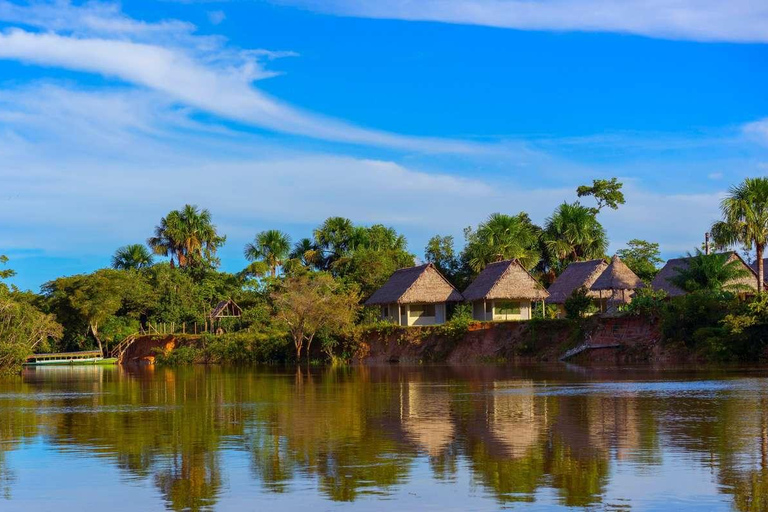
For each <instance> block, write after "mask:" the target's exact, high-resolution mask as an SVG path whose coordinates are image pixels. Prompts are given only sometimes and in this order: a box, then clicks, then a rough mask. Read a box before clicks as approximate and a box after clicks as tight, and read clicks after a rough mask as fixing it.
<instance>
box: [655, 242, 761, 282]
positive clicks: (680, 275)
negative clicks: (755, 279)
mask: <svg viewBox="0 0 768 512" xmlns="http://www.w3.org/2000/svg"><path fill="white" fill-rule="evenodd" d="M675 271H676V273H675V275H674V276H672V277H671V278H670V279H669V281H670V282H671V283H672V284H673V285H675V286H677V287H678V288H680V289H681V290H684V291H686V292H689V293H691V292H699V291H702V292H720V291H729V292H738V291H743V290H749V287H748V286H746V285H745V284H742V283H740V282H739V280H741V279H744V278H746V277H749V274H750V272H749V270H747V269H745V268H744V267H743V266H742V263H741V260H739V259H734V260H731V254H730V253H719V254H704V253H702V252H701V251H700V250H698V249H697V250H696V254H695V255H691V254H690V253H688V265H687V266H685V267H679V268H677V269H675Z"/></svg>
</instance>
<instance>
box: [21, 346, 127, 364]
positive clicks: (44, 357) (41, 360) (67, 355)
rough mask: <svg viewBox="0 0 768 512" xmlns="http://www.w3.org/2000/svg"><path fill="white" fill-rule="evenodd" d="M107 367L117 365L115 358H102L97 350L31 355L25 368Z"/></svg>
mask: <svg viewBox="0 0 768 512" xmlns="http://www.w3.org/2000/svg"><path fill="white" fill-rule="evenodd" d="M97 364H98V365H102V364H105V365H109V364H117V358H115V357H104V355H103V354H102V353H101V351H99V350H84V351H82V352H59V353H51V354H32V355H30V356H29V357H27V360H26V362H25V363H24V365H25V366H49V365H97Z"/></svg>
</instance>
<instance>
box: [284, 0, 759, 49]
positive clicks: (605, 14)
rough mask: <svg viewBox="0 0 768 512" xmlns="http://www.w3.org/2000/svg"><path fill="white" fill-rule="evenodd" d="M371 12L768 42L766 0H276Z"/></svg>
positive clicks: (499, 24) (414, 17) (527, 26)
mask: <svg viewBox="0 0 768 512" xmlns="http://www.w3.org/2000/svg"><path fill="white" fill-rule="evenodd" d="M272 1H273V2H275V3H279V4H286V5H295V6H299V7H302V8H306V9H310V10H314V11H319V12H324V13H330V14H337V15H341V16H358V17H368V18H387V19H402V20H413V21H438V22H445V23H460V24H469V25H486V26H491V27H502V28H511V29H520V30H553V31H584V32H619V33H628V34H638V35H642V36H649V37H657V38H665V39H684V40H694V41H729V42H740V43H749V42H758V43H765V42H768V3H766V2H765V1H764V0H728V1H722V0H653V1H648V0H418V1H408V0H272Z"/></svg>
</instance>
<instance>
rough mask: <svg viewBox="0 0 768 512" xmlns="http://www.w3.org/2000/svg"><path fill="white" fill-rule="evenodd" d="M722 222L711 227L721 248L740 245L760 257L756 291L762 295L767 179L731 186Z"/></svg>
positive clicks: (767, 225) (723, 205)
mask: <svg viewBox="0 0 768 512" xmlns="http://www.w3.org/2000/svg"><path fill="white" fill-rule="evenodd" d="M720 210H721V212H722V214H723V220H722V221H719V222H716V223H715V224H714V225H713V226H712V236H713V238H714V241H715V244H716V245H718V246H726V247H731V246H735V245H741V246H743V247H744V249H745V250H747V251H751V250H752V246H754V247H755V252H756V257H757V275H758V280H757V287H758V288H757V291H758V293H762V291H763V288H764V282H765V270H764V268H763V267H764V265H763V252H764V250H765V244H766V240H768V178H747V179H745V180H744V181H743V182H742V183H741V184H739V185H735V186H732V187H731V188H730V190H729V191H728V195H727V196H726V197H725V198H724V199H723V200H722V201H721V202H720Z"/></svg>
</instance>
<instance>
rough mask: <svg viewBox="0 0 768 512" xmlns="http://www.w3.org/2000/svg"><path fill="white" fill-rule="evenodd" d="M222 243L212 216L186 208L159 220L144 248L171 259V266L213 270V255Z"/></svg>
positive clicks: (214, 256) (214, 260)
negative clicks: (199, 267) (206, 267)
mask: <svg viewBox="0 0 768 512" xmlns="http://www.w3.org/2000/svg"><path fill="white" fill-rule="evenodd" d="M224 242H226V237H225V236H220V235H219V234H218V232H217V230H216V226H215V225H214V224H213V221H212V218H211V212H209V211H208V210H206V209H202V210H201V209H199V208H198V207H197V206H194V205H189V204H188V205H185V206H184V208H183V209H182V210H173V211H171V212H170V213H168V215H166V216H165V217H163V218H162V219H160V224H159V225H158V226H156V227H155V235H154V236H153V237H150V238H149V239H148V240H147V245H149V246H150V247H151V248H152V250H153V252H154V253H155V254H157V255H160V256H166V257H170V258H171V265H176V264H177V265H178V266H180V267H195V266H212V267H215V266H218V263H219V260H218V258H216V251H217V249H218V248H219V247H221V246H222V245H224ZM174 260H175V261H174Z"/></svg>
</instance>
